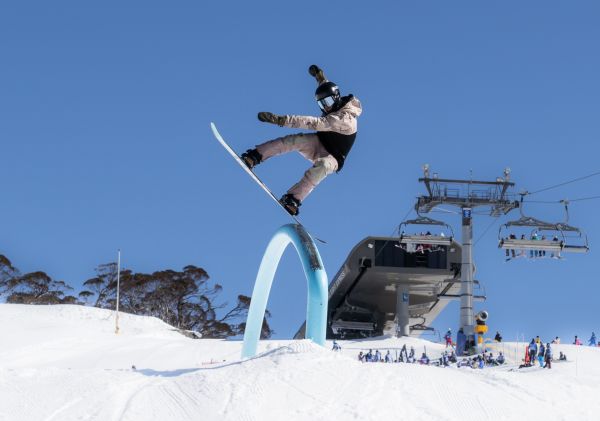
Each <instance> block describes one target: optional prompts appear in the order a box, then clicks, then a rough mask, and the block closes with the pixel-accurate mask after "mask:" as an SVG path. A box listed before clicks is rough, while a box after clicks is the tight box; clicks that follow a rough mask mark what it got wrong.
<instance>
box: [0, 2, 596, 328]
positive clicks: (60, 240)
mask: <svg viewBox="0 0 600 421" xmlns="http://www.w3.org/2000/svg"><path fill="white" fill-rule="evenodd" d="M599 18H600V6H599V5H598V3H597V2H593V1H577V2H558V1H530V2H519V1H506V2H502V3H501V4H499V3H498V4H490V3H489V2H486V3H482V2H475V1H465V2H446V1H431V2H406V1H398V2H380V3H378V4H377V6H374V5H372V4H367V3H366V2H360V3H359V2H355V3H352V4H350V3H349V2H341V1H332V2H326V3H325V2H313V1H304V2H301V3H291V2H290V3H287V2H274V1H273V2H231V1H221V2H189V1H188V2H169V3H166V2H155V1H143V2H142V1H138V2H127V3H126V4H125V3H123V2H112V1H107V2H100V3H95V4H92V3H89V2H76V1H69V2H68V1H62V2H18V3H13V4H3V6H2V8H1V10H0V51H2V65H1V66H0V142H1V145H2V165H0V176H1V177H2V180H3V181H4V182H3V183H2V184H3V186H2V192H3V195H2V202H1V205H0V232H1V233H2V235H1V236H0V253H3V254H5V255H7V256H8V257H9V258H10V259H11V260H12V261H13V263H14V264H15V265H16V266H18V267H19V268H20V269H21V270H22V271H32V270H38V269H39V270H45V271H47V272H48V273H49V274H50V275H51V276H53V277H55V278H57V279H63V280H65V281H67V282H69V283H71V284H72V285H73V286H75V287H77V286H79V285H80V284H81V282H83V281H84V280H86V279H88V278H89V277H91V276H92V275H93V268H94V267H95V266H96V265H98V264H100V263H105V262H108V261H111V260H112V259H114V257H115V254H116V250H117V249H118V248H121V249H122V251H123V264H124V266H126V267H128V268H131V269H133V270H136V271H148V272H150V271H154V270H158V269H163V268H175V269H176V268H181V267H183V266H184V265H187V264H195V265H198V266H202V267H204V268H205V269H206V270H207V271H208V272H209V274H210V275H211V277H212V279H213V280H215V281H216V282H219V283H221V284H223V285H224V288H225V294H224V297H223V298H225V299H229V300H233V299H234V297H235V296H236V295H237V294H239V293H244V294H250V293H251V290H252V286H253V283H254V277H255V275H256V271H257V268H258V264H259V262H260V258H261V256H262V253H263V251H264V249H265V247H266V245H267V243H268V241H269V239H270V237H271V235H272V234H273V233H274V231H275V230H276V229H277V228H278V227H279V226H280V225H282V224H285V223H288V222H289V220H288V218H287V217H286V216H285V215H284V214H283V213H282V212H281V211H280V210H279V209H277V208H276V207H275V206H274V205H273V204H272V203H271V201H270V200H269V199H268V198H267V197H266V196H265V195H264V193H263V192H261V191H260V190H259V189H258V187H256V186H255V185H254V184H253V182H252V181H251V180H250V179H249V178H248V177H247V176H246V175H245V174H244V173H243V172H242V171H241V170H240V169H239V168H238V167H237V166H236V164H235V163H234V162H233V161H232V160H231V158H229V157H228V156H227V155H226V154H225V152H224V151H223V150H222V148H221V147H220V146H219V145H218V143H217V142H216V141H215V140H214V139H213V137H212V135H211V133H210V129H209V122H210V121H214V122H216V123H217V125H218V127H219V128H220V130H221V132H222V134H223V136H224V137H225V138H226V139H227V140H228V141H229V142H230V143H231V144H232V146H233V147H234V148H237V149H238V150H239V151H243V150H245V149H246V148H248V147H250V146H252V145H254V144H256V143H259V142H262V141H263V140H267V139H270V138H273V137H277V136H280V135H284V134H288V133H292V132H293V131H292V130H290V129H282V128H279V127H276V126H271V125H265V124H263V123H260V122H258V121H257V120H256V113H257V112H258V111H271V112H274V113H279V114H293V113H295V114H309V115H311V114H312V115H316V114H317V113H318V108H317V106H316V103H315V102H314V101H313V96H312V95H313V92H314V88H315V83H314V80H312V79H311V78H310V77H309V75H308V73H307V67H308V66H309V65H310V64H313V63H316V64H318V65H320V66H321V67H323V68H324V69H325V71H326V74H327V75H328V77H329V78H330V79H332V80H333V81H335V82H336V83H338V84H339V86H340V87H341V89H342V92H343V93H353V94H355V95H356V96H357V97H358V98H359V99H360V100H361V101H362V103H363V107H364V113H363V116H362V117H361V118H360V120H359V134H358V137H357V143H356V146H355V148H354V149H353V151H352V153H351V154H350V156H349V158H348V160H347V164H346V166H345V168H344V170H343V172H341V173H340V174H338V175H334V176H331V177H329V178H328V179H327V180H326V181H325V182H324V183H323V184H322V185H321V186H319V188H318V189H317V190H316V191H315V192H314V193H313V195H311V196H310V197H309V198H308V200H306V202H305V204H304V205H303V207H302V218H303V221H304V223H305V225H306V226H307V227H308V228H309V229H310V230H311V231H312V232H314V233H315V234H317V235H318V236H320V237H323V238H325V239H326V240H328V245H324V246H322V247H320V251H321V255H322V257H323V260H324V262H325V265H326V268H327V270H328V272H329V275H330V276H333V275H335V273H336V272H337V270H338V269H339V266H340V265H341V263H342V262H343V261H344V260H345V258H346V256H347V254H348V252H349V251H350V250H351V248H352V247H353V246H354V245H355V244H356V243H357V242H358V241H360V240H361V239H362V238H364V237H365V236H368V235H388V234H390V233H391V232H392V231H394V229H395V227H396V226H397V224H399V223H400V222H401V221H400V220H401V218H402V217H403V216H404V215H405V214H406V212H407V210H408V209H409V208H410V207H411V206H412V204H413V203H414V199H415V197H416V196H417V195H419V194H421V193H422V192H423V190H422V188H421V186H420V185H419V183H418V182H417V178H418V177H420V176H421V169H420V168H421V165H422V164H423V163H426V162H427V163H429V164H430V165H431V167H432V169H433V170H434V171H436V172H438V173H439V174H440V176H444V177H451V178H460V177H468V176H469V172H470V171H472V172H473V176H474V178H480V179H493V178H495V177H496V176H499V175H501V173H502V169H503V168H504V167H505V166H509V167H511V168H512V177H513V179H514V181H515V182H517V184H518V188H524V189H529V190H536V189H539V188H543V187H546V186H549V185H553V184H556V183H560V182H562V181H565V180H568V179H572V178H575V177H578V176H582V175H585V174H589V173H591V172H594V171H596V170H598V169H600V164H599V163H598V155H599V154H598V151H599V148H598V146H597V140H598V138H600V120H599V119H598V115H599V113H600V80H599V78H598V74H600V55H599V54H598V40H599V39H600V27H599V26H598V24H597V23H598V20H599ZM307 165H308V163H307V162H305V161H303V160H302V158H301V157H300V156H298V155H288V156H285V157H281V158H279V159H277V160H272V161H270V162H268V164H265V165H264V166H263V167H261V168H260V169H259V170H258V171H257V172H258V173H259V176H260V177H261V178H263V179H264V180H265V181H266V182H267V183H268V184H269V185H270V186H271V187H272V189H273V190H274V191H275V192H276V194H280V193H283V192H284V191H285V190H286V189H287V187H289V186H290V185H291V184H292V183H294V182H295V181H296V180H297V179H298V178H299V177H300V176H301V174H302V173H303V171H304V170H305V169H306V167H307ZM599 181H600V178H598V177H596V178H591V179H588V180H585V181H582V182H580V183H575V184H571V185H568V186H565V187H564V188H561V189H556V190H550V191H548V192H544V193H540V194H539V195H537V197H536V199H538V200H558V199H562V198H578V197H584V196H591V195H594V194H596V195H597V194H600V187H598V182H599ZM599 205H600V202H599V201H588V202H577V203H574V204H573V205H572V206H571V213H572V219H571V222H572V223H573V224H575V225H579V226H581V227H583V228H585V229H586V230H587V232H588V235H589V237H590V242H591V246H592V251H591V252H590V253H589V254H588V255H586V256H580V255H575V256H569V258H568V259H566V260H564V261H560V262H558V261H554V260H552V261H549V260H547V261H542V262H529V261H526V260H520V261H517V262H511V263H504V260H503V255H502V253H501V251H499V250H498V249H497V248H496V235H497V225H495V226H493V227H492V228H491V229H490V230H489V232H488V234H487V235H486V236H485V237H483V238H482V239H481V240H480V241H479V243H478V244H477V247H476V249H475V258H476V263H477V267H478V273H477V276H476V278H477V279H480V280H481V281H482V282H483V283H484V284H485V287H486V292H487V295H488V301H487V302H486V303H485V304H483V305H481V307H480V308H485V309H487V310H488V311H489V312H490V323H489V324H490V328H491V329H492V330H496V329H500V330H501V331H502V332H503V334H504V335H505V337H507V338H513V337H515V335H516V334H517V332H523V333H524V334H525V335H526V337H529V336H532V335H537V334H540V335H542V336H543V337H548V338H549V337H551V336H552V337H553V336H555V335H561V336H563V337H568V338H570V337H572V335H574V334H579V335H580V336H584V337H587V336H588V335H589V333H590V332H591V330H593V329H596V330H600V324H599V320H598V311H597V297H598V295H599V292H600V286H598V283H597V269H596V267H595V262H596V261H597V252H596V248H595V243H596V239H597V238H598V237H599V236H598V233H599V229H600V223H599V222H598V217H597V210H596V209H597V207H598V206H599ZM527 211H528V213H531V214H535V215H536V216H538V217H540V218H541V219H548V220H559V219H560V218H561V217H562V213H561V208H560V206H550V205H543V204H539V205H535V206H534V205H532V206H530V207H529V208H528V209H527ZM436 216H438V217H439V215H436ZM512 216H513V217H514V218H516V217H517V216H518V215H517V214H513V215H512ZM445 220H446V221H447V222H450V223H452V224H454V226H455V231H457V232H459V231H460V228H459V227H458V224H459V219H458V217H457V216H454V215H449V217H447V218H445ZM490 222H491V220H490V218H488V217H484V216H478V217H477V219H476V222H475V224H476V225H475V238H478V237H479V236H480V234H481V233H482V232H483V231H484V229H485V228H486V227H487V226H488V225H489V223H490ZM305 290H306V286H305V280H304V278H303V275H302V273H301V267H300V264H299V262H298V261H297V259H296V258H295V256H293V251H292V250H288V251H287V252H286V254H285V255H284V259H283V261H282V265H281V268H280V270H279V272H278V277H277V279H276V281H275V284H274V287H273V291H272V296H271V300H270V303H269V308H270V310H271V311H272V313H273V319H272V325H273V327H274V328H275V330H276V331H277V336H278V337H282V338H283V337H289V336H291V335H292V334H293V333H294V332H295V331H296V329H297V327H298V326H299V324H300V323H301V322H302V320H303V318H304V308H305V305H306V297H305V295H306V292H305ZM457 324H458V306H457V305H455V304H452V305H451V306H449V307H448V309H447V310H446V311H445V312H444V314H443V315H442V316H441V317H440V318H439V319H438V321H437V322H436V324H435V325H436V327H438V328H439V329H441V330H444V329H446V328H447V327H453V328H454V327H456V326H457Z"/></svg>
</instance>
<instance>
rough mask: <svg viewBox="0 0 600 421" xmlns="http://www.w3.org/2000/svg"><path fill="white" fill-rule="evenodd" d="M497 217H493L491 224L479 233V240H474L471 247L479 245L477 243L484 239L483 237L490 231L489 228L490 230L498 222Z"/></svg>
mask: <svg viewBox="0 0 600 421" xmlns="http://www.w3.org/2000/svg"><path fill="white" fill-rule="evenodd" d="M499 220H500V219H499V217H495V218H494V219H493V220H492V222H491V223H490V224H489V225H488V226H487V228H486V229H485V230H484V231H483V232H482V233H481V235H480V236H479V238H477V240H475V242H474V243H473V247H475V246H476V245H477V243H479V241H480V240H481V239H482V238H483V237H485V235H486V234H487V233H488V231H489V230H490V228H492V227H493V226H494V225H496V223H497V222H498V221H499Z"/></svg>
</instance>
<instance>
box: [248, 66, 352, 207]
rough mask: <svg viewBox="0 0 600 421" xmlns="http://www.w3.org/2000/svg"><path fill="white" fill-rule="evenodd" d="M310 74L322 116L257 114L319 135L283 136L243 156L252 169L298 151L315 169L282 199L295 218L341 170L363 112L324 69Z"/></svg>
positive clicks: (306, 173)
mask: <svg viewBox="0 0 600 421" xmlns="http://www.w3.org/2000/svg"><path fill="white" fill-rule="evenodd" d="M308 72H309V73H310V74H311V76H313V77H314V78H315V79H316V80H317V83H318V84H319V86H318V87H317V90H316V91H315V99H316V100H317V103H318V105H319V107H320V108H321V111H322V116H321V117H311V116H299V115H276V114H272V113H269V112H265V111H263V112H260V113H258V119H259V120H260V121H262V122H265V123H271V124H277V125H278V126H280V127H284V126H285V127H292V128H297V129H308V130H315V131H316V132H313V133H298V134H292V135H287V136H283V137H280V138H277V139H274V140H271V141H268V142H265V143H263V144H261V145H257V146H256V148H255V149H248V150H247V151H246V152H245V153H243V154H242V156H241V158H242V160H243V161H244V163H245V164H246V165H247V166H248V168H250V169H253V168H254V167H255V166H256V165H258V164H260V163H262V162H264V161H266V160H267V159H269V158H271V157H273V156H276V155H280V154H284V153H288V152H291V151H298V152H299V153H300V154H301V155H302V156H303V157H304V158H306V159H307V160H309V161H310V162H312V164H313V166H312V167H311V168H310V169H308V171H306V172H305V173H304V177H302V179H301V180H300V181H299V182H298V183H296V184H295V185H294V186H292V187H291V188H290V189H289V190H288V191H287V193H286V194H284V195H283V196H282V198H281V199H280V202H281V204H282V205H283V207H284V208H285V209H286V210H287V211H288V212H289V213H290V214H292V215H298V213H299V211H298V208H299V207H300V206H301V204H302V201H303V200H304V199H305V198H306V197H307V196H308V195H309V194H310V192H311V191H312V190H313V189H314V188H315V187H316V186H317V185H318V184H319V183H320V182H321V181H323V179H325V177H327V176H328V175H329V174H331V173H333V172H340V171H341V169H342V167H343V166H344V161H345V160H346V157H347V156H348V153H349V152H350V149H352V145H353V144H354V140H355V139H356V133H357V122H356V120H357V118H358V116H360V114H361V113H362V107H361V104H360V101H359V100H358V98H356V97H354V96H353V95H347V96H341V94H340V89H339V88H338V86H337V85H336V84H335V83H333V82H331V81H329V80H327V79H326V78H325V75H324V73H323V70H322V69H320V68H319V67H317V66H316V65H314V64H313V65H312V66H310V67H309V69H308Z"/></svg>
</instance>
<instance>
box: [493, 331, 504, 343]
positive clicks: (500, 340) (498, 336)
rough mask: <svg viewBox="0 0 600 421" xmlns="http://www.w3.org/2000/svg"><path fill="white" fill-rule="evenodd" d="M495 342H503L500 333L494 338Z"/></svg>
mask: <svg viewBox="0 0 600 421" xmlns="http://www.w3.org/2000/svg"><path fill="white" fill-rule="evenodd" d="M494 340H495V341H496V342H502V335H500V332H498V331H496V336H495V337H494Z"/></svg>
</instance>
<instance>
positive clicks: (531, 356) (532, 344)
mask: <svg viewBox="0 0 600 421" xmlns="http://www.w3.org/2000/svg"><path fill="white" fill-rule="evenodd" d="M537 351H538V349H537V344H536V343H535V339H532V340H531V342H530V343H529V361H530V363H531V365H535V357H537Z"/></svg>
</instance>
